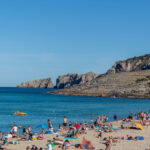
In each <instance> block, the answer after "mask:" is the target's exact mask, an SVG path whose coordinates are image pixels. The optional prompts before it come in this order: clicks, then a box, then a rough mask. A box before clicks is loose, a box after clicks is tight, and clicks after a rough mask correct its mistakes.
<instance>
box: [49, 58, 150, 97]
mask: <svg viewBox="0 0 150 150" xmlns="http://www.w3.org/2000/svg"><path fill="white" fill-rule="evenodd" d="M71 76H72V75H71ZM65 77H66V79H65V78H63V79H65V82H63V80H62V82H60V83H62V85H63V86H62V87H65V86H66V87H69V88H65V89H61V90H57V91H53V92H51V93H55V94H63V95H79V96H100V97H129V98H150V55H144V56H140V57H134V58H130V59H127V60H125V61H118V62H116V63H115V64H114V65H113V67H112V68H111V69H110V70H108V71H107V73H105V74H101V75H98V76H96V77H95V78H93V79H92V80H91V81H88V82H84V84H79V83H80V82H81V81H80V80H79V81H80V82H79V81H78V80H77V83H78V84H74V86H70V85H71V84H72V82H70V80H69V79H70V76H65ZM68 78H69V79H68ZM73 81H76V80H73ZM58 83H59V82H58ZM64 83H65V84H64ZM67 85H69V86H67Z"/></svg>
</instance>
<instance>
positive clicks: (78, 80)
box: [56, 72, 99, 89]
mask: <svg viewBox="0 0 150 150" xmlns="http://www.w3.org/2000/svg"><path fill="white" fill-rule="evenodd" d="M97 76H99V75H98V74H95V73H93V72H88V73H86V74H71V73H70V74H67V75H63V76H59V77H58V78H57V80H56V88H58V89H63V88H70V87H73V86H74V85H81V84H85V83H87V82H89V81H91V80H93V79H95V78H96V77H97Z"/></svg>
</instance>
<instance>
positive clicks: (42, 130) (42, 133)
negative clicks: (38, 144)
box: [41, 128, 45, 137]
mask: <svg viewBox="0 0 150 150" xmlns="http://www.w3.org/2000/svg"><path fill="white" fill-rule="evenodd" d="M44 133H45V131H44V129H43V128H42V133H41V134H42V137H44Z"/></svg>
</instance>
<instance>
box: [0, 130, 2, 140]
mask: <svg viewBox="0 0 150 150" xmlns="http://www.w3.org/2000/svg"><path fill="white" fill-rule="evenodd" d="M1 139H2V132H1V131H0V140H1Z"/></svg>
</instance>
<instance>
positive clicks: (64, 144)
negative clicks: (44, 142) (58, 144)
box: [62, 140, 69, 150]
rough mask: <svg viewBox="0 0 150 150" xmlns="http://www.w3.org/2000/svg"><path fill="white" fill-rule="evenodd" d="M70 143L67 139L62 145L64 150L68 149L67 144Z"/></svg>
mask: <svg viewBox="0 0 150 150" xmlns="http://www.w3.org/2000/svg"><path fill="white" fill-rule="evenodd" d="M68 143H69V141H68V140H65V141H64V143H63V145H62V150H67V144H68Z"/></svg>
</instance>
